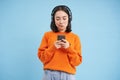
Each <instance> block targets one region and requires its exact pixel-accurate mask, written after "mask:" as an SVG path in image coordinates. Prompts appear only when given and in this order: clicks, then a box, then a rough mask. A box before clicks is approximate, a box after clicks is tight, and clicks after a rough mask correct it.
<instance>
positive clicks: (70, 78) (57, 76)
mask: <svg viewBox="0 0 120 80" xmlns="http://www.w3.org/2000/svg"><path fill="white" fill-rule="evenodd" d="M42 80H75V76H74V75H73V74H68V73H65V72H62V71H53V70H44V77H43V79H42Z"/></svg>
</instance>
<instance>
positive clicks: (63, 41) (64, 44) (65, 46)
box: [61, 39, 70, 49]
mask: <svg viewBox="0 0 120 80" xmlns="http://www.w3.org/2000/svg"><path fill="white" fill-rule="evenodd" d="M69 46H70V44H69V42H68V41H67V40H66V39H62V40H61V47H62V48H65V49H66V48H68V47H69Z"/></svg>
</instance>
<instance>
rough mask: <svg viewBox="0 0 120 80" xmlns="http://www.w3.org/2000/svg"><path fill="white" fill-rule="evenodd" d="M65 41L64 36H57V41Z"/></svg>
mask: <svg viewBox="0 0 120 80" xmlns="http://www.w3.org/2000/svg"><path fill="white" fill-rule="evenodd" d="M62 39H65V35H58V37H57V40H62Z"/></svg>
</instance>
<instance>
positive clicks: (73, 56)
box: [67, 36, 82, 66]
mask: <svg viewBox="0 0 120 80" xmlns="http://www.w3.org/2000/svg"><path fill="white" fill-rule="evenodd" d="M72 44H74V47H71V46H72ZM81 52H82V51H81V43H80V39H79V37H78V36H77V37H75V40H74V43H71V44H70V47H69V48H67V53H68V58H69V61H70V64H71V65H73V66H78V65H79V64H81V63H82V54H81Z"/></svg>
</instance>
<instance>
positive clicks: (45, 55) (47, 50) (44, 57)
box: [38, 34, 56, 64]
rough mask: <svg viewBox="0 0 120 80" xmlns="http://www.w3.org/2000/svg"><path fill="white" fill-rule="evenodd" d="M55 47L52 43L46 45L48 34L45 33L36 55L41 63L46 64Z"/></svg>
mask: <svg viewBox="0 0 120 80" xmlns="http://www.w3.org/2000/svg"><path fill="white" fill-rule="evenodd" d="M55 49H56V48H55V46H54V45H51V46H49V47H48V35H47V34H45V35H44V36H43V39H42V41H41V45H40V47H39V48H38V57H39V59H40V60H41V61H42V62H43V64H46V63H47V62H49V61H50V60H51V59H52V57H53V55H54V51H55Z"/></svg>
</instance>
